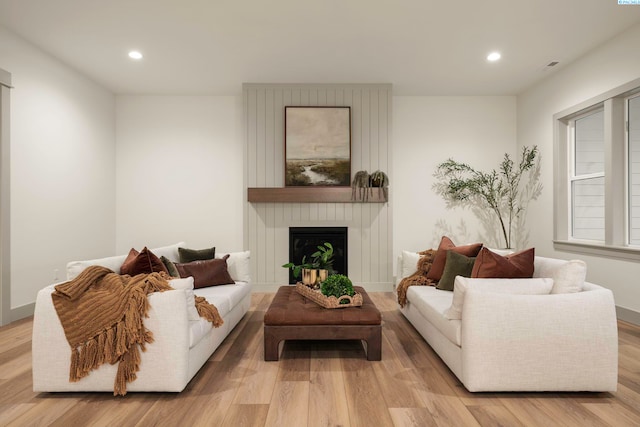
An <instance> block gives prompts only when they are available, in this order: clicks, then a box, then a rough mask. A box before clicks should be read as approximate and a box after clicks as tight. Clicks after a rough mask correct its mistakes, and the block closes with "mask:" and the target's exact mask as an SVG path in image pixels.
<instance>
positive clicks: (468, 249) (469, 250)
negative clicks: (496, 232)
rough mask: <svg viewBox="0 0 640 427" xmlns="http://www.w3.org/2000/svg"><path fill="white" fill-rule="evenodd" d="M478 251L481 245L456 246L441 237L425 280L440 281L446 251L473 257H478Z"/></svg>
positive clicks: (445, 259) (444, 237)
mask: <svg viewBox="0 0 640 427" xmlns="http://www.w3.org/2000/svg"><path fill="white" fill-rule="evenodd" d="M480 249H482V243H474V244H472V245H466V246H456V245H455V244H454V243H453V242H452V241H451V239H450V238H448V237H447V236H442V239H441V240H440V245H439V246H438V252H436V256H435V258H434V260H433V265H431V269H430V270H429V272H428V273H427V279H431V280H435V281H436V282H437V281H439V280H440V278H441V277H442V272H443V271H444V265H445V263H446V262H447V251H450V250H451V251H453V252H455V253H458V254H460V255H464V256H467V257H475V256H477V255H478V252H480Z"/></svg>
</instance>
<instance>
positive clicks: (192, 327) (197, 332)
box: [189, 317, 211, 348]
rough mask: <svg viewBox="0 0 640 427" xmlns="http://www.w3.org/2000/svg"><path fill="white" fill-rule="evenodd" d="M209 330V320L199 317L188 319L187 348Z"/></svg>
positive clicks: (198, 340) (197, 341)
mask: <svg viewBox="0 0 640 427" xmlns="http://www.w3.org/2000/svg"><path fill="white" fill-rule="evenodd" d="M210 331H211V322H209V321H208V320H207V319H203V318H201V317H199V318H198V319H197V320H191V319H189V348H193V347H194V346H195V345H196V344H198V343H199V342H200V341H202V338H204V337H205V336H206V335H207V334H208V333H209V332H210Z"/></svg>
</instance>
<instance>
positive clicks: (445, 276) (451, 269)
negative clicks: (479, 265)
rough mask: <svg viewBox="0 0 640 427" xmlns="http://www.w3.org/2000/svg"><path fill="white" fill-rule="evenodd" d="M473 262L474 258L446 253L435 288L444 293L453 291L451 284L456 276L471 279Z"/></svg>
mask: <svg viewBox="0 0 640 427" xmlns="http://www.w3.org/2000/svg"><path fill="white" fill-rule="evenodd" d="M475 261H476V258H475V257H468V256H464V255H462V254H459V253H457V252H454V251H452V250H449V251H447V261H446V263H445V265H444V270H443V271H442V277H440V281H439V282H438V285H437V286H436V288H437V289H442V290H444V291H453V283H454V281H455V280H456V276H463V277H471V272H472V271H473V264H474V263H475Z"/></svg>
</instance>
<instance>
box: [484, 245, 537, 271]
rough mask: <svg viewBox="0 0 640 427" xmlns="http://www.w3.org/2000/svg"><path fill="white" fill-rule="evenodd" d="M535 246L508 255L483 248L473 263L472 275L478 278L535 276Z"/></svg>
mask: <svg viewBox="0 0 640 427" xmlns="http://www.w3.org/2000/svg"><path fill="white" fill-rule="evenodd" d="M534 258H535V248H529V249H525V250H523V251H520V252H516V253H514V254H510V255H507V256H501V255H498V254H496V253H494V252H492V251H490V250H489V249H487V248H482V250H481V251H480V253H479V254H478V256H477V257H476V262H475V264H474V265H473V272H472V273H471V277H478V278H512V279H515V278H530V277H532V276H533V270H534V269H533V260H534Z"/></svg>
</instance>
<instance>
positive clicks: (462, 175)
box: [433, 145, 542, 248]
mask: <svg viewBox="0 0 640 427" xmlns="http://www.w3.org/2000/svg"><path fill="white" fill-rule="evenodd" d="M530 172H537V173H530ZM527 173H529V178H530V180H536V181H537V179H538V177H539V156H538V147H537V146H535V145H534V146H533V147H532V148H528V147H523V149H522V153H521V155H520V159H519V162H518V163H517V164H516V163H515V162H514V160H513V159H512V158H511V157H510V156H509V154H505V155H504V158H503V160H502V162H501V163H500V167H499V168H498V170H495V169H493V170H491V171H490V172H483V171H480V170H477V169H474V168H473V167H471V166H470V165H468V164H466V163H461V162H457V161H455V160H453V159H448V160H447V161H445V162H443V163H440V164H439V165H438V166H437V167H436V171H435V172H434V174H433V176H434V177H435V178H436V180H437V181H436V183H435V184H434V190H435V191H436V193H438V194H440V195H441V196H442V197H443V198H444V199H445V201H447V203H449V204H450V205H453V206H455V205H461V206H468V207H472V208H478V207H479V208H481V209H489V210H490V211H491V212H493V213H494V214H495V215H496V217H497V219H498V222H499V223H500V227H501V229H502V235H503V237H504V241H505V245H506V248H511V247H512V246H511V244H512V239H511V235H512V229H513V225H514V222H515V221H516V219H517V218H518V216H519V215H520V214H522V212H523V211H524V208H525V206H526V204H527V203H528V201H529V200H535V199H536V198H537V197H538V195H539V194H540V191H541V189H542V187H541V186H540V185H539V184H537V182H533V183H532V182H528V183H527V185H528V186H531V184H533V187H534V188H535V191H533V192H532V191H530V190H529V189H527V190H526V191H524V193H525V194H527V196H528V199H527V200H523V197H522V192H523V188H522V178H523V176H524V175H525V174H527Z"/></svg>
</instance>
